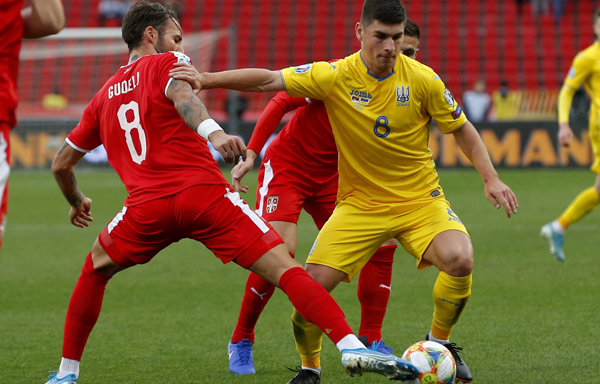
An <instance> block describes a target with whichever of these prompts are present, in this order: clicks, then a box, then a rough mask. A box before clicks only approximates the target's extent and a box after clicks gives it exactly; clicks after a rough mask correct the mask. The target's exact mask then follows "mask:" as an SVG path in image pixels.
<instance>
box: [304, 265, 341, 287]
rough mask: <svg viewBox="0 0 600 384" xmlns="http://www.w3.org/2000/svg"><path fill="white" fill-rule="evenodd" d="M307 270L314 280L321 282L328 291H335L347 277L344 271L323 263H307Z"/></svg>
mask: <svg viewBox="0 0 600 384" xmlns="http://www.w3.org/2000/svg"><path fill="white" fill-rule="evenodd" d="M306 272H308V274H309V275H310V277H312V278H313V280H314V281H316V282H317V283H319V284H321V285H322V286H323V288H325V290H326V291H327V292H331V291H333V289H334V288H335V287H337V285H338V284H339V283H340V282H341V281H342V280H344V278H345V277H346V274H345V273H344V272H342V271H339V270H337V269H334V268H331V267H328V266H326V265H321V264H311V263H308V264H306Z"/></svg>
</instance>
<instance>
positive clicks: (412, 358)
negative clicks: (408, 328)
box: [402, 341, 456, 384]
mask: <svg viewBox="0 0 600 384" xmlns="http://www.w3.org/2000/svg"><path fill="white" fill-rule="evenodd" d="M402 358H403V359H404V360H408V361H409V362H410V363H412V364H413V365H414V366H415V367H417V368H418V369H419V377H418V378H416V379H413V380H407V381H405V382H404V384H452V383H454V378H455V377H456V362H455V361H454V358H453V357H452V354H451V353H450V351H449V350H448V349H447V348H446V347H444V346H443V345H442V344H440V343H436V342H435V341H419V342H418V343H415V344H413V345H411V346H410V347H408V349H407V350H406V351H405V352H404V354H403V355H402Z"/></svg>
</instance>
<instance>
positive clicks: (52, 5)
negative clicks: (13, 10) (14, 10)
mask: <svg viewBox="0 0 600 384" xmlns="http://www.w3.org/2000/svg"><path fill="white" fill-rule="evenodd" d="M29 3H30V4H31V6H29V7H27V8H24V9H23V11H21V16H22V17H23V23H24V29H23V37H24V38H26V39H37V38H40V37H44V36H49V35H54V34H57V33H58V32H60V31H61V30H62V29H63V28H64V27H65V11H64V9H63V5H62V3H61V1H60V0H30V1H29Z"/></svg>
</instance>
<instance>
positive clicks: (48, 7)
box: [0, 0, 65, 246]
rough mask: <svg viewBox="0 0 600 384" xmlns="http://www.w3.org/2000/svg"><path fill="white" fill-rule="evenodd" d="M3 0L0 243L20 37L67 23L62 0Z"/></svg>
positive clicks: (34, 35) (54, 29) (39, 34)
mask: <svg viewBox="0 0 600 384" xmlns="http://www.w3.org/2000/svg"><path fill="white" fill-rule="evenodd" d="M30 4H31V6H30V7H27V8H23V6H24V5H25V1H24V0H3V1H2V2H1V3H0V14H1V15H2V17H0V36H2V39H0V199H1V200H0V201H1V202H0V246H2V238H3V237H4V231H5V229H6V213H7V208H8V175H9V174H10V131H11V129H12V128H13V127H14V126H15V125H17V119H16V116H15V111H16V109H17V103H18V100H19V96H18V92H17V78H18V76H19V52H20V51H21V40H22V39H23V38H26V39H35V38H38V37H44V36H48V35H53V34H55V33H58V32H59V31H60V30H61V29H63V27H64V25H65V13H64V11H63V7H62V3H61V2H60V0H31V1H30Z"/></svg>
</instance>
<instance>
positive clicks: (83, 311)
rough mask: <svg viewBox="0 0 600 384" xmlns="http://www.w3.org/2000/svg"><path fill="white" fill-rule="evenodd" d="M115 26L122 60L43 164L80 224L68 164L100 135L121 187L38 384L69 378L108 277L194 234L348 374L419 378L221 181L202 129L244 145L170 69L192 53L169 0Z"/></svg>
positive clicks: (85, 216) (83, 219)
mask: <svg viewBox="0 0 600 384" xmlns="http://www.w3.org/2000/svg"><path fill="white" fill-rule="evenodd" d="M122 28H123V39H124V40H125V42H126V43H127V45H128V47H129V51H130V62H129V64H128V65H125V66H123V67H121V68H120V69H119V70H118V71H117V73H116V74H115V75H114V76H113V77H111V78H110V79H109V80H108V81H107V82H106V84H105V85H104V86H103V87H102V89H101V90H100V91H99V92H98V93H97V94H96V96H95V97H94V98H93V100H92V101H91V102H90V104H89V105H88V106H87V108H86V110H85V111H84V114H83V117H82V119H81V121H80V123H79V125H78V126H77V127H76V128H75V129H74V130H73V131H72V132H71V133H70V134H69V136H68V138H67V140H66V143H65V145H63V147H62V148H61V150H60V151H59V152H58V154H57V155H56V158H55V159H54V162H53V165H52V171H53V173H54V176H55V178H56V181H57V183H58V185H59V187H60V188H61V190H62V192H63V194H64V195H65V198H66V199H67V201H68V202H69V203H70V205H71V210H70V213H69V216H70V219H71V222H72V224H73V225H75V226H78V227H86V226H88V222H89V221H92V216H91V213H90V208H91V205H92V201H91V200H90V199H89V198H88V197H86V196H84V195H83V193H82V192H81V191H80V189H79V187H78V185H77V181H76V178H75V175H74V173H73V169H74V167H75V165H76V164H77V162H78V161H79V160H80V159H81V158H82V157H83V155H84V154H85V153H86V152H87V151H89V150H92V149H93V148H95V147H97V146H99V145H100V144H104V146H105V148H106V151H107V154H108V159H109V162H110V164H111V165H112V166H113V167H114V168H115V170H116V171H117V173H118V174H119V176H120V178H121V180H122V181H123V183H124V184H125V187H126V189H127V191H128V193H129V196H128V197H127V199H126V200H125V206H124V207H123V209H122V210H121V211H120V212H119V213H118V214H117V215H116V216H115V218H114V219H113V220H112V221H111V222H110V223H108V225H107V226H106V227H105V228H104V229H103V230H102V232H101V234H100V236H99V237H98V238H97V240H96V242H95V243H94V245H93V247H92V251H91V252H90V253H89V254H88V255H87V258H86V261H85V264H84V266H83V270H82V273H81V275H80V277H79V280H78V281H77V284H76V286H75V289H74V291H73V294H72V296H71V300H70V303H69V308H68V311H67V319H66V322H65V331H64V339H63V358H62V361H61V364H60V368H59V371H58V372H57V374H55V375H52V376H50V377H49V381H48V382H47V384H59V383H60V384H74V383H76V382H77V378H78V376H79V362H80V360H81V356H82V354H83V350H84V348H85V344H86V342H87V339H88V337H89V335H90V333H91V331H92V329H93V327H94V325H95V323H96V321H97V319H98V316H99V314H100V309H101V306H102V300H103V296H104V290H105V287H106V284H107V283H108V281H109V280H110V279H111V277H112V276H113V275H114V274H116V273H117V272H119V271H122V270H124V269H126V268H128V267H131V266H134V265H136V264H143V263H147V262H149V261H150V260H151V259H152V258H153V257H154V256H155V255H156V254H157V253H158V252H160V251H161V250H162V249H164V248H165V247H167V246H168V245H170V244H171V243H173V242H176V241H179V240H180V239H182V238H191V239H194V240H197V241H201V242H202V243H204V245H206V246H207V247H208V248H209V249H210V250H211V251H212V252H213V253H214V254H215V255H216V256H217V257H218V258H220V259H221V260H222V261H223V262H224V263H226V262H229V261H234V262H235V263H237V264H239V265H241V266H242V267H244V268H247V269H250V270H251V271H253V272H255V273H257V274H258V275H260V276H262V277H263V278H265V279H266V280H268V281H269V282H271V283H272V284H277V285H278V286H279V287H280V288H281V289H282V290H283V291H284V292H285V293H286V294H287V295H288V296H289V298H290V301H291V302H292V304H293V305H294V307H295V308H296V309H297V310H298V311H300V312H301V313H302V314H303V316H305V317H306V318H308V319H310V321H313V322H314V323H315V324H318V325H319V326H321V327H322V329H323V330H324V331H325V330H326V332H327V334H328V336H329V337H330V338H331V340H332V341H333V342H334V343H336V346H337V347H338V348H339V349H340V351H341V353H342V365H343V366H344V368H345V370H346V371H347V372H349V373H350V374H361V373H362V372H376V373H379V374H382V375H385V376H387V377H390V378H393V379H397V380H405V379H408V378H414V377H416V375H417V374H418V370H417V368H416V367H414V366H413V365H411V364H410V363H408V362H406V361H404V360H402V359H398V358H396V357H394V356H388V355H384V354H381V353H377V352H374V351H369V350H367V349H365V348H363V346H362V344H361V342H360V341H359V340H358V338H357V337H356V336H355V335H354V334H353V333H352V331H351V329H350V327H349V326H348V324H347V323H346V321H345V320H344V315H343V313H342V311H341V309H340V308H339V306H337V304H336V303H335V301H334V300H333V299H332V298H331V296H330V295H329V294H328V293H327V292H326V291H325V289H324V288H322V287H321V286H320V285H319V284H317V283H315V282H314V281H313V280H312V279H311V278H310V277H309V276H308V274H307V273H306V271H304V269H303V268H302V267H301V265H300V264H299V263H298V262H296V261H295V260H293V259H291V258H290V257H288V256H287V252H286V250H285V247H284V245H283V244H282V242H283V241H282V239H281V238H280V237H279V236H278V235H277V233H276V232H275V231H274V230H273V229H272V227H271V226H270V225H269V224H268V223H266V222H265V221H264V220H263V219H262V218H260V217H259V216H258V215H257V214H256V213H254V212H253V211H252V210H251V209H250V208H249V207H248V206H247V205H246V204H245V203H244V202H243V201H242V200H241V199H240V197H239V195H238V194H237V193H236V192H234V191H233V189H232V188H231V186H229V185H228V183H227V181H226V180H225V178H224V177H223V175H222V174H221V172H220V170H219V167H218V164H217V163H216V162H215V161H214V160H213V159H212V156H211V154H210V152H209V150H208V146H207V143H206V140H205V139H207V138H208V139H209V140H210V141H211V143H212V144H213V146H214V147H215V148H216V149H217V150H218V151H219V152H220V153H221V155H222V156H223V158H224V159H225V161H226V162H227V163H231V162H233V161H234V159H238V158H239V156H240V155H243V157H245V147H244V145H243V143H242V142H241V140H240V139H239V138H237V137H235V136H229V135H226V134H225V133H224V132H223V130H222V129H221V128H220V127H219V126H218V125H217V124H216V123H215V122H214V121H213V120H212V119H210V116H209V115H208V113H207V111H206V108H205V107H204V105H203V103H202V101H201V100H200V99H199V98H198V97H197V96H196V95H195V93H194V92H193V90H192V88H191V86H190V84H188V83H187V82H185V81H181V80H175V79H171V78H170V77H169V70H170V69H171V68H173V65H174V64H176V63H178V62H186V63H188V64H189V58H187V56H185V55H184V54H183V47H182V39H183V36H182V32H181V27H180V25H179V22H178V21H177V18H176V16H175V13H174V12H173V11H172V9H171V8H170V7H169V6H164V5H162V4H160V3H157V2H148V1H140V2H137V3H136V4H135V5H133V6H132V7H131V9H130V10H129V12H128V13H127V15H126V16H125V18H124V20H123V27H122ZM169 51H174V52H169ZM195 130H197V131H198V134H196V132H194V131H195ZM200 136H202V138H201V137H200ZM199 196H200V197H201V198H199Z"/></svg>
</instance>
